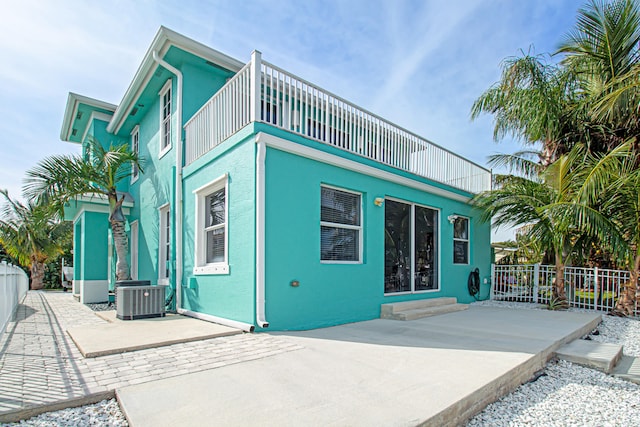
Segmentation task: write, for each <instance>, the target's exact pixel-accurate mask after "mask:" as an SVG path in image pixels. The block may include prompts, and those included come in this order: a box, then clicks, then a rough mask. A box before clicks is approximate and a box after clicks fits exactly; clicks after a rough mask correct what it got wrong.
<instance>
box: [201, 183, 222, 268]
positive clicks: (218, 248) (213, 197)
mask: <svg viewBox="0 0 640 427" xmlns="http://www.w3.org/2000/svg"><path fill="white" fill-rule="evenodd" d="M227 187H228V175H226V174H225V175H223V176H222V177H220V178H218V179H216V180H214V181H212V182H210V183H209V184H207V185H205V186H204V187H201V188H199V189H197V190H196V191H194V193H195V194H196V236H195V243H196V251H195V252H196V265H195V267H194V274H227V273H229V264H228V259H229V254H228V235H227V218H228V200H227V194H228V193H227Z"/></svg>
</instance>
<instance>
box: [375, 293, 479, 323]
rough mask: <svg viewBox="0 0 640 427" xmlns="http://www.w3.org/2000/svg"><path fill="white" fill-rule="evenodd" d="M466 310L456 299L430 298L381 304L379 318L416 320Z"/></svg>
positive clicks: (466, 306) (465, 306)
mask: <svg viewBox="0 0 640 427" xmlns="http://www.w3.org/2000/svg"><path fill="white" fill-rule="evenodd" d="M467 308H469V306H468V305H467V304H458V303H457V300H456V298H432V299H428V300H419V301H406V302H400V303H393V304H383V305H382V306H381V308H380V317H381V318H382V319H392V320H416V319H421V318H423V317H430V316H436V315H438V314H446V313H453V312H455V311H461V310H466V309H467Z"/></svg>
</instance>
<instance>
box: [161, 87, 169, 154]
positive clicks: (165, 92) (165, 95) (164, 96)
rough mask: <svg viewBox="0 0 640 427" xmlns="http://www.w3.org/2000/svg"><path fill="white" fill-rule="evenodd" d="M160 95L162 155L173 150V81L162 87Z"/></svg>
mask: <svg viewBox="0 0 640 427" xmlns="http://www.w3.org/2000/svg"><path fill="white" fill-rule="evenodd" d="M159 95H160V155H161V156H162V155H163V154H164V153H166V152H167V151H169V150H170V149H171V102H172V100H171V79H169V80H167V83H165V85H164V86H163V87H162V90H161V91H160V93H159Z"/></svg>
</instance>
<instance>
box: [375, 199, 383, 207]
mask: <svg viewBox="0 0 640 427" xmlns="http://www.w3.org/2000/svg"><path fill="white" fill-rule="evenodd" d="M373 204H374V205H376V206H378V207H382V206H383V205H384V198H383V197H376V198H375V199H373Z"/></svg>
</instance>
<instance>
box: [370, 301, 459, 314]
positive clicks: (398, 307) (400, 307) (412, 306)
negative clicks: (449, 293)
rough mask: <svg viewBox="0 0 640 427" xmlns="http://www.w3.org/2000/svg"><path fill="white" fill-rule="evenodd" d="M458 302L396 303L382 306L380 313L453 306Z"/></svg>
mask: <svg viewBox="0 0 640 427" xmlns="http://www.w3.org/2000/svg"><path fill="white" fill-rule="evenodd" d="M457 302H458V300H457V299H456V298H430V299H423V300H416V301H404V302H396V303H391V304H382V306H381V307H380V312H381V313H384V314H393V313H398V312H401V311H407V310H417V309H421V308H430V307H439V306H443V305H451V304H456V303H457Z"/></svg>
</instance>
